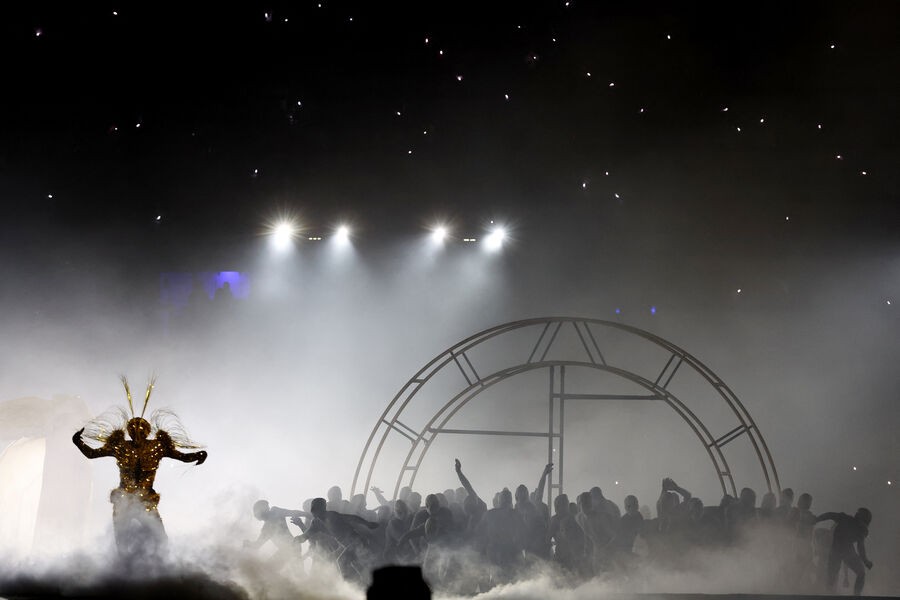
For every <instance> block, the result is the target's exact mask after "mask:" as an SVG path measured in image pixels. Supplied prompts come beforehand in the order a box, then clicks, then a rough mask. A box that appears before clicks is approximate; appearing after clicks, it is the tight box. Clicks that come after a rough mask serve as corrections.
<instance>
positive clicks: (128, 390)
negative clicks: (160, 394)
mask: <svg viewBox="0 0 900 600" xmlns="http://www.w3.org/2000/svg"><path fill="white" fill-rule="evenodd" d="M119 379H121V380H122V385H124V386H125V395H126V396H128V408H130V409H131V416H132V417H134V403H133V402H132V401H131V388H130V387H128V378H126V377H125V376H124V375H120V376H119ZM147 395H148V396H149V395H150V394H149V393H148V394H147Z"/></svg>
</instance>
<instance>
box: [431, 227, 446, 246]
mask: <svg viewBox="0 0 900 600" xmlns="http://www.w3.org/2000/svg"><path fill="white" fill-rule="evenodd" d="M431 239H432V241H433V242H434V243H435V244H443V243H444V240H445V239H447V228H446V227H444V226H443V225H439V226H438V227H435V228H434V231H432V232H431Z"/></svg>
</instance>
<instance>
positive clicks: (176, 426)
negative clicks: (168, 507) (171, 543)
mask: <svg viewBox="0 0 900 600" xmlns="http://www.w3.org/2000/svg"><path fill="white" fill-rule="evenodd" d="M122 384H123V385H124V386H125V393H126V395H127V397H128V406H129V408H130V409H131V418H128V415H127V413H125V411H124V410H122V411H119V413H118V415H117V416H118V417H119V418H118V421H119V422H118V423H113V419H111V418H110V417H106V418H103V417H101V418H98V419H95V420H94V421H92V422H91V423H89V424H88V427H89V428H90V431H89V433H87V434H85V428H84V427H82V428H81V429H80V430H78V431H77V432H75V435H73V436H72V441H73V442H74V443H75V445H76V446H77V447H78V449H79V450H81V453H82V454H84V455H85V456H86V457H88V458H100V457H102V456H112V457H115V459H116V464H117V465H118V467H119V487H117V488H116V489H114V490H112V492H111V493H110V495H109V501H110V502H112V505H113V530H114V532H115V537H116V546H117V547H118V548H119V552H120V553H122V554H134V553H136V552H138V551H140V550H141V549H150V550H152V551H158V550H159V549H160V548H161V547H162V546H163V545H164V544H165V542H166V531H165V528H164V527H163V523H162V519H161V518H160V516H159V511H158V510H157V506H158V505H159V494H158V493H157V492H156V490H154V489H153V481H154V479H155V478H156V470H157V468H159V463H160V461H162V459H163V458H174V459H175V460H180V461H181V462H194V461H196V462H197V464H198V465H199V464H203V462H204V461H205V460H206V452H205V451H203V450H198V451H196V452H182V451H181V450H180V448H184V449H197V448H199V446H197V445H195V444H194V443H193V442H191V441H190V440H189V438H188V437H187V435H186V434H185V433H184V430H183V428H182V427H181V425H180V423H179V422H178V419H177V417H175V415H174V414H173V413H171V412H168V411H155V412H154V414H153V416H152V417H151V420H153V421H154V422H155V424H156V425H155V426H154V425H151V424H150V422H149V421H147V420H145V419H144V412H146V410H147V403H148V402H149V401H150V393H151V392H152V391H153V385H154V381H153V380H151V381H150V383H149V384H147V393H146V395H145V397H144V410H143V411H141V416H140V417H135V416H134V405H133V403H132V399H131V390H130V389H129V387H128V381H127V380H126V379H125V378H124V377H123V378H122ZM125 419H127V423H124V427H123V422H124V421H125ZM165 420H168V421H170V422H171V423H172V427H170V428H169V429H171V432H170V431H167V430H166V429H164V428H163V427H162V425H163V421H165ZM154 429H155V437H153V438H151V437H150V435H151V434H152V433H153V432H154ZM126 431H127V433H128V436H129V438H130V439H126V437H125V433H126ZM82 436H85V437H87V438H88V439H92V440H95V441H98V442H102V443H103V445H102V446H101V447H99V448H92V447H91V446H89V445H87V444H86V443H85V442H84V440H83V439H82Z"/></svg>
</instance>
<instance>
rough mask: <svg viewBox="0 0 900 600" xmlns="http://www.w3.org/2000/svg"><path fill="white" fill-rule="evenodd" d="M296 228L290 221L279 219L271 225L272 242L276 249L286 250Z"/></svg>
mask: <svg viewBox="0 0 900 600" xmlns="http://www.w3.org/2000/svg"><path fill="white" fill-rule="evenodd" d="M295 233H296V228H295V227H294V224H293V223H291V222H290V221H281V222H280V223H277V224H276V225H275V226H274V227H272V244H273V245H274V246H275V248H276V249H277V250H287V249H288V248H289V247H290V246H291V242H292V241H293V239H294V235H295Z"/></svg>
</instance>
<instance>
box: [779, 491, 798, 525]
mask: <svg viewBox="0 0 900 600" xmlns="http://www.w3.org/2000/svg"><path fill="white" fill-rule="evenodd" d="M793 509H794V490H792V489H791V488H784V489H783V490H781V494H780V496H779V500H778V508H776V509H775V518H776V519H778V520H779V521H781V522H783V523H786V522H787V520H788V519H789V518H790V516H791V511H792V510H793Z"/></svg>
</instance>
